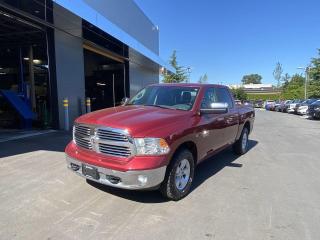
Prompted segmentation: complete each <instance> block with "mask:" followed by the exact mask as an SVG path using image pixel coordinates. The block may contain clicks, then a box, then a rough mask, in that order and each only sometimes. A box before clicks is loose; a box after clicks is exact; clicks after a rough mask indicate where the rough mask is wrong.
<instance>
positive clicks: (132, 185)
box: [66, 154, 166, 190]
mask: <svg viewBox="0 0 320 240" xmlns="http://www.w3.org/2000/svg"><path fill="white" fill-rule="evenodd" d="M66 161H67V165H68V168H69V169H70V170H71V171H73V172H75V173H76V174H78V175H80V176H82V177H84V178H87V179H90V180H92V181H95V182H98V183H101V184H104V185H108V186H112V187H117V188H123V189H132V190H134V189H150V188H154V187H157V186H159V185H160V183H161V182H163V180H164V177H165V173H166V166H162V167H160V168H155V169H148V170H139V171H126V172H122V171H117V170H113V169H108V168H103V167H99V166H95V165H92V164H87V163H83V162H81V161H78V160H76V159H74V158H72V157H70V156H69V155H67V154H66ZM82 164H85V165H87V166H90V167H94V168H96V169H97V171H98V175H99V178H98V179H94V178H92V177H89V176H86V175H84V174H83V172H82Z"/></svg>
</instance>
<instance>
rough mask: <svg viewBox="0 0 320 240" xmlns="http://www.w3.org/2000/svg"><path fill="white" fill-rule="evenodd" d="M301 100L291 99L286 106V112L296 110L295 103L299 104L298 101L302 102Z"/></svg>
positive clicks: (294, 111)
mask: <svg viewBox="0 0 320 240" xmlns="http://www.w3.org/2000/svg"><path fill="white" fill-rule="evenodd" d="M302 102H303V100H299V99H296V100H293V101H292V102H291V103H290V104H289V106H288V108H287V112H288V113H296V111H297V109H296V106H297V104H300V103H302Z"/></svg>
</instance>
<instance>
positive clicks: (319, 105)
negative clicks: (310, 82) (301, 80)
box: [307, 100, 320, 119]
mask: <svg viewBox="0 0 320 240" xmlns="http://www.w3.org/2000/svg"><path fill="white" fill-rule="evenodd" d="M307 115H308V116H309V117H310V118H315V119H320V100H317V101H315V102H314V103H312V104H310V106H309V109H308V111H307Z"/></svg>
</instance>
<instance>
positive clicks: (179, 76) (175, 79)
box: [162, 50, 188, 83]
mask: <svg viewBox="0 0 320 240" xmlns="http://www.w3.org/2000/svg"><path fill="white" fill-rule="evenodd" d="M169 64H170V65H171V66H172V67H173V68H174V69H175V70H176V72H175V73H167V72H164V73H163V74H162V77H163V80H162V81H163V82H164V83H179V82H184V81H187V79H188V75H187V72H186V69H184V68H183V67H181V66H179V64H178V62H177V52H176V50H174V51H173V53H172V55H171V57H170V60H169Z"/></svg>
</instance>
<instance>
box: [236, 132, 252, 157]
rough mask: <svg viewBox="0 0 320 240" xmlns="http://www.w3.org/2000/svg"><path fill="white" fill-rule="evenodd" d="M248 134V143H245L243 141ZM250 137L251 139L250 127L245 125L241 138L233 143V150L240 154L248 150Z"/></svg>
mask: <svg viewBox="0 0 320 240" xmlns="http://www.w3.org/2000/svg"><path fill="white" fill-rule="evenodd" d="M245 135H246V139H247V140H246V144H243V143H242V141H243V139H244V137H245ZM248 139H249V129H248V128H247V127H244V128H243V130H242V132H241V136H240V138H239V139H238V140H237V141H236V142H235V143H234V144H233V151H234V152H235V153H236V154H238V155H243V154H245V153H246V152H247V151H248Z"/></svg>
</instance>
